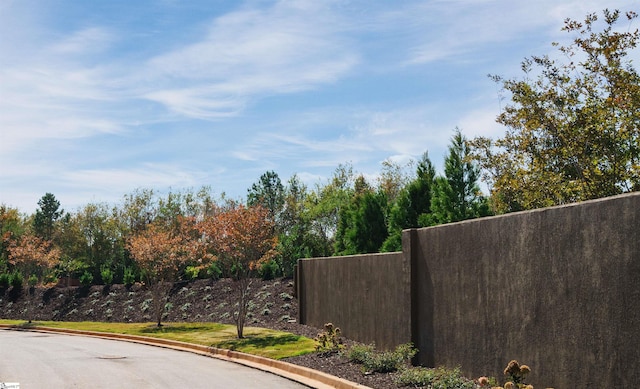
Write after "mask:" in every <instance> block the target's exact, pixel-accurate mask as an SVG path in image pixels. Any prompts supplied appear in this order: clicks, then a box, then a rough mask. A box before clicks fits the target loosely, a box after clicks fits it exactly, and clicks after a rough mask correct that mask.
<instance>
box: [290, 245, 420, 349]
mask: <svg viewBox="0 0 640 389" xmlns="http://www.w3.org/2000/svg"><path fill="white" fill-rule="evenodd" d="M409 276H410V270H409V263H408V262H407V261H406V260H405V258H404V257H403V255H402V253H389V254H373V255H355V256H348V257H330V258H314V259H304V260H299V261H298V266H297V280H296V289H297V294H298V301H299V307H300V309H299V318H298V319H299V322H300V323H302V324H309V325H313V326H315V327H318V328H322V327H323V325H324V324H325V323H327V322H332V323H333V324H334V325H336V326H338V327H339V328H340V330H341V331H342V333H343V334H344V335H345V336H346V337H347V338H349V339H353V340H358V341H362V342H366V343H371V342H374V343H375V344H376V345H377V346H378V347H382V348H391V347H395V346H396V345H398V344H401V343H407V342H409V341H411V317H410V315H409V314H408V313H409V311H410V309H411V305H410V304H411V298H410V290H409Z"/></svg>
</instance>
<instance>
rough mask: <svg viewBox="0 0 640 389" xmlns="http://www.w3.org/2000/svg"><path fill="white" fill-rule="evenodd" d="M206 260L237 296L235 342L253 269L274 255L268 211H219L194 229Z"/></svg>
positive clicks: (239, 208)
mask: <svg viewBox="0 0 640 389" xmlns="http://www.w3.org/2000/svg"><path fill="white" fill-rule="evenodd" d="M198 228H199V230H200V232H201V233H202V235H203V236H204V245H205V248H206V251H207V253H208V254H209V256H210V258H211V259H212V260H214V261H217V262H218V264H219V265H220V267H221V268H222V269H224V271H225V272H226V273H227V274H228V275H230V276H231V277H232V278H233V280H234V284H235V286H236V291H237V293H238V310H237V311H236V312H234V319H235V321H236V330H237V334H238V338H243V337H244V335H243V334H244V325H245V320H246V316H247V310H248V307H249V301H250V300H251V296H250V286H251V281H252V276H253V275H254V274H255V271H256V269H257V267H258V266H259V265H260V264H261V263H263V262H265V261H268V260H270V259H271V258H273V257H274V255H275V254H276V251H275V248H276V245H277V239H276V238H275V236H274V235H273V221H272V220H271V219H270V215H269V210H268V209H267V208H265V207H263V206H261V205H256V206H253V207H245V206H243V205H237V206H234V207H233V208H230V209H221V210H220V211H219V212H217V213H215V214H214V215H212V216H209V217H207V218H205V219H204V220H203V221H202V222H200V223H199V226H198Z"/></svg>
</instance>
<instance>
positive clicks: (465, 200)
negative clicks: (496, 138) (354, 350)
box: [427, 129, 490, 225]
mask: <svg viewBox="0 0 640 389" xmlns="http://www.w3.org/2000/svg"><path fill="white" fill-rule="evenodd" d="M444 174H445V176H444V177H437V178H436V180H435V186H434V191H433V194H432V198H431V214H430V215H429V216H428V218H427V220H428V222H427V223H428V224H430V225H435V224H443V223H451V222H457V221H461V220H467V219H473V218H476V217H482V216H487V215H489V213H490V212H489V204H488V202H487V200H486V198H484V196H482V193H481V192H480V187H479V186H478V180H479V178H480V168H479V167H477V166H476V164H475V162H473V161H472V160H471V155H470V151H469V146H468V144H467V141H466V138H465V137H464V136H463V135H462V132H460V130H459V129H456V131H455V134H454V135H453V138H452V139H451V145H450V146H449V154H448V155H447V157H446V158H445V161H444Z"/></svg>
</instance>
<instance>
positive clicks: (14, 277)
mask: <svg viewBox="0 0 640 389" xmlns="http://www.w3.org/2000/svg"><path fill="white" fill-rule="evenodd" d="M9 283H10V284H11V286H13V288H14V289H21V288H22V285H23V284H24V277H23V276H22V273H20V272H17V271H16V272H13V273H12V274H11V277H10V279H9Z"/></svg>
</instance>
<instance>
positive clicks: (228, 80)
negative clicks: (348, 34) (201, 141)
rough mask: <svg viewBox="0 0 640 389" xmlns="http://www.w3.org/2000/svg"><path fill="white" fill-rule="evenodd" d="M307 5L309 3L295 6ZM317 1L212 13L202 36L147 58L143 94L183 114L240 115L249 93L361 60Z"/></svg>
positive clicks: (305, 85)
mask: <svg viewBox="0 0 640 389" xmlns="http://www.w3.org/2000/svg"><path fill="white" fill-rule="evenodd" d="M301 4H306V5H307V6H300V5H301ZM339 19H340V17H339V15H333V14H332V12H331V9H330V7H324V6H323V5H322V3H321V2H313V3H298V2H278V3H275V4H274V5H273V6H270V7H267V8H264V9H242V10H240V11H236V12H233V13H230V14H227V15H224V16H221V17H218V18H216V19H214V20H213V21H212V22H211V26H210V27H209V28H208V30H207V31H206V33H205V35H204V36H203V38H202V39H201V40H200V41H198V42H195V43H192V44H190V45H187V46H186V47H183V48H180V49H177V50H174V51H171V52H168V53H164V54H161V55H158V56H156V57H155V58H152V59H151V60H150V61H149V62H148V63H147V64H146V66H145V68H144V70H143V72H144V73H145V75H146V77H147V78H148V80H149V83H153V84H155V85H159V86H158V88H157V89H155V90H152V91H150V92H148V93H146V94H144V97H145V98H148V99H150V100H154V101H157V102H159V103H161V104H164V105H165V106H167V108H168V109H170V110H172V111H174V112H178V113H181V114H183V115H186V116H192V117H198V118H208V117H213V118H216V117H221V116H222V117H226V116H229V115H233V114H237V113H238V112H239V111H241V110H242V109H243V108H244V107H245V106H246V104H247V103H248V102H249V101H251V100H252V99H255V98H258V97H262V96H266V95H273V94H282V93H292V92H298V91H303V90H307V89H310V88H314V87H318V86H320V85H322V84H326V83H332V82H335V81H336V80H337V79H339V78H340V77H343V76H345V75H346V74H348V72H349V71H351V70H352V69H353V67H354V66H355V65H356V64H357V63H358V56H357V54H356V53H355V52H354V51H353V48H352V47H350V45H349V44H348V42H346V41H345V39H344V38H342V37H341V36H340V35H339V34H338V32H339V30H340V28H339V24H338V22H336V20H339Z"/></svg>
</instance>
